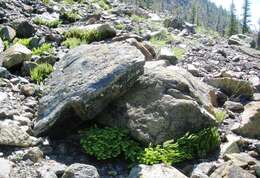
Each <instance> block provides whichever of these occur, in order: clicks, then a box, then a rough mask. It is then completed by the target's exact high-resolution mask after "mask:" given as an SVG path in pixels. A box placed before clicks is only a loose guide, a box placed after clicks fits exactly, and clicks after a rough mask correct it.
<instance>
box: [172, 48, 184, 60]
mask: <svg viewBox="0 0 260 178" xmlns="http://www.w3.org/2000/svg"><path fill="white" fill-rule="evenodd" d="M172 51H173V53H174V55H175V56H176V58H177V59H178V60H181V59H183V58H184V55H185V53H186V51H185V49H183V48H179V47H174V48H173V49H172Z"/></svg>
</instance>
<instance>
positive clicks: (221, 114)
mask: <svg viewBox="0 0 260 178" xmlns="http://www.w3.org/2000/svg"><path fill="white" fill-rule="evenodd" d="M214 115H215V118H216V121H217V122H218V123H222V122H223V121H224V120H225V118H226V116H227V112H226V111H222V110H216V111H215V112H214Z"/></svg>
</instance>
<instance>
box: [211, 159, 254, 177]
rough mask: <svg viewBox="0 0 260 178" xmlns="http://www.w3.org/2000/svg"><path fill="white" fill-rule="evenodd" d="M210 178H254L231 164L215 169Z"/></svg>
mask: <svg viewBox="0 0 260 178" xmlns="http://www.w3.org/2000/svg"><path fill="white" fill-rule="evenodd" d="M210 178H256V176H254V175H252V174H250V173H248V172H247V171H245V170H243V169H242V168H240V167H238V166H235V165H234V164H233V163H232V162H227V163H224V164H222V165H221V166H220V167H219V168H218V169H216V170H215V171H214V172H213V173H212V174H211V175H210Z"/></svg>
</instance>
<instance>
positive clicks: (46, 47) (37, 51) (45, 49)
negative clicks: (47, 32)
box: [32, 43, 53, 56]
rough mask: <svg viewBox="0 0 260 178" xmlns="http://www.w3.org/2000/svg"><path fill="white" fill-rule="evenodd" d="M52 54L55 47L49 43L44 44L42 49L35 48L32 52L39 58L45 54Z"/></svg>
mask: <svg viewBox="0 0 260 178" xmlns="http://www.w3.org/2000/svg"><path fill="white" fill-rule="evenodd" d="M52 52H53V47H52V45H51V44H49V43H44V44H42V45H41V46H40V47H38V48H33V50H32V54H33V55H38V56H40V55H42V54H44V53H52Z"/></svg>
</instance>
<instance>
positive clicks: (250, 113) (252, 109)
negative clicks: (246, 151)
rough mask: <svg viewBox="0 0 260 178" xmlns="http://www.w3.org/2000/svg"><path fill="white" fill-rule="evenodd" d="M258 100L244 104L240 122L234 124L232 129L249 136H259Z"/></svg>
mask: <svg viewBox="0 0 260 178" xmlns="http://www.w3.org/2000/svg"><path fill="white" fill-rule="evenodd" d="M259 125H260V102H259V101H256V102H251V103H249V104H247V105H246V106H245V111H244V112H243V113H242V116H241V122H240V123H239V124H238V125H235V126H234V128H233V131H234V132H235V133H237V134H239V135H243V136H246V137H250V138H258V139H259V138H260V127H259Z"/></svg>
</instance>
